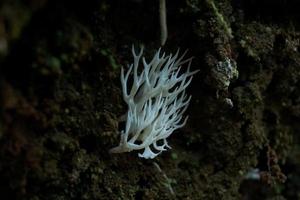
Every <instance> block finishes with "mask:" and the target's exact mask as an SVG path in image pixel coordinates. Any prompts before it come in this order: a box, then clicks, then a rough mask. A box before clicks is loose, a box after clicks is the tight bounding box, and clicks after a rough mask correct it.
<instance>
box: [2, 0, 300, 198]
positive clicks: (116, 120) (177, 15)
mask: <svg viewBox="0 0 300 200" xmlns="http://www.w3.org/2000/svg"><path fill="white" fill-rule="evenodd" d="M85 3H86V4H83V2H77V1H59V0H54V1H47V0H42V1H36V0H16V1H10V0H3V1H1V2H0V66H1V73H0V88H1V90H0V92H1V95H0V104H1V106H0V113H1V115H0V116H1V118H0V120H1V121H0V198H1V199H5V198H7V199H30V200H39V199H41V200H44V199H45V200H65V199H66V200H67V199H89V200H91V199H126V200H127V199H136V200H139V199H147V200H149V199H196V200H198V199H199V200H201V199H205V200H210V199H217V200H223V199H224V200H233V199H250V200H251V199H255V200H259V199H268V200H271V199H274V200H275V199H282V200H284V199H293V200H294V199H300V138H299V133H300V123H299V121H300V29H299V28H300V24H299V22H300V16H299V10H298V8H299V6H300V3H299V2H298V1H296V0H291V1H284V0H274V1H267V0H261V1H257V0H252V1H249V0H242V1H239V0H232V1H229V0H224V1H215V0H206V1H201V0H167V22H168V32H169V34H168V39H167V43H166V45H165V46H164V47H163V49H162V51H165V52H167V53H175V52H176V51H177V49H178V48H180V49H181V51H182V52H183V51H184V50H185V49H188V50H189V51H188V53H187V55H186V57H187V58H188V57H192V56H193V57H194V59H193V63H192V70H200V72H199V73H197V74H196V75H195V76H194V78H193V81H192V83H191V86H190V88H189V89H188V91H187V93H189V94H191V95H192V100H191V103H190V106H189V109H188V110H187V112H186V113H187V115H189V119H188V121H187V124H186V126H185V127H183V128H181V129H179V130H176V131H175V132H174V133H173V134H172V135H171V136H170V137H169V138H168V142H169V145H170V146H171V147H172V149H170V150H168V151H166V152H163V153H162V154H161V155H159V156H157V157H156V158H155V159H152V160H151V159H150V160H145V159H141V158H139V157H138V152H136V151H132V152H130V153H122V154H109V149H111V148H112V147H115V146H117V145H118V144H119V140H120V134H119V133H120V131H121V130H122V129H123V128H124V124H123V123H122V120H120V118H121V116H122V115H124V114H125V113H126V112H127V106H126V104H125V102H124V101H123V99H122V89H121V83H120V71H121V67H122V66H123V67H126V66H127V65H128V64H130V63H131V62H132V61H133V56H132V54H131V47H132V45H135V47H136V48H137V49H138V48H140V46H144V47H145V50H144V56H145V58H146V60H147V61H150V59H151V58H152V57H153V55H154V53H155V52H156V51H157V49H158V48H159V47H160V45H159V43H160V42H159V38H160V29H159V20H158V19H159V12H158V10H159V7H158V1H157V0H155V1H153V0H126V1H125V0H110V1H109V0H103V1H97V0H91V1H86V2H85ZM227 61H229V62H230V63H231V65H232V66H233V71H229V72H228V71H226V70H225V71H224V70H223V71H222V69H223V68H222V66H226V62H227ZM220 67H221V68H220Z"/></svg>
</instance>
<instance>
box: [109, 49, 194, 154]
mask: <svg viewBox="0 0 300 200" xmlns="http://www.w3.org/2000/svg"><path fill="white" fill-rule="evenodd" d="M132 54H133V57H134V62H133V64H131V65H130V66H129V69H128V71H127V72H126V73H125V72H124V69H123V68H122V71H121V83H122V89H123V98H124V101H125V102H126V103H127V105H128V112H127V122H126V128H125V131H122V132H121V141H120V144H119V146H117V147H115V148H112V149H111V150H110V152H111V153H122V152H129V151H132V150H142V149H144V152H143V153H142V154H139V157H143V158H146V159H148V158H151V159H152V158H154V157H156V156H157V155H158V154H159V153H161V152H162V151H165V150H167V149H166V148H170V146H169V145H168V143H167V140H166V138H167V137H169V136H170V135H171V134H172V132H173V131H174V130H176V129H178V128H181V127H183V126H184V125H185V123H186V121H187V117H186V118H185V119H182V115H183V113H184V112H185V110H186V109H187V106H188V104H189V102H190V100H191V96H189V97H188V96H187V95H186V94H185V89H186V88H187V87H188V85H189V84H190V83H191V81H192V75H193V74H195V73H196V72H197V71H193V72H190V65H191V62H192V58H189V59H186V60H183V57H184V56H185V54H186V52H185V53H184V54H183V55H182V56H181V57H178V54H179V50H178V51H177V53H176V54H175V55H174V56H173V55H172V54H171V55H168V56H165V54H163V55H160V49H159V50H158V51H157V52H156V54H155V55H154V57H153V59H152V61H151V62H150V63H147V62H146V60H145V58H144V57H143V58H142V63H143V67H144V68H143V69H142V70H141V72H140V73H138V71H140V70H139V69H138V68H139V63H140V59H141V56H142V54H143V48H142V49H141V51H140V52H139V54H138V55H137V54H136V53H135V51H134V47H132ZM185 63H187V64H188V68H187V70H186V71H185V72H182V69H181V66H182V65H183V64H185ZM132 71H133V78H132V79H133V80H132V81H131V80H129V77H130V75H131V72H132ZM131 82H132V85H131V84H130V83H131ZM129 85H131V87H130V86H129ZM129 88H131V89H130V90H128V89H129Z"/></svg>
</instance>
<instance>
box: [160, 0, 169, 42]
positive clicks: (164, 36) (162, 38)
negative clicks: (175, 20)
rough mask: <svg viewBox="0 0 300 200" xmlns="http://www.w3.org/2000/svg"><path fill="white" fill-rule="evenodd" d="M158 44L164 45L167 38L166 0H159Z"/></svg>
mask: <svg viewBox="0 0 300 200" xmlns="http://www.w3.org/2000/svg"><path fill="white" fill-rule="evenodd" d="M159 21H160V44H161V46H164V45H165V43H166V41H167V38H168V28H167V9H166V0H159Z"/></svg>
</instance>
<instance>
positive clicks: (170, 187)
mask: <svg viewBox="0 0 300 200" xmlns="http://www.w3.org/2000/svg"><path fill="white" fill-rule="evenodd" d="M153 165H154V166H155V167H156V169H157V170H158V171H159V172H160V173H161V174H162V176H163V177H164V179H166V186H167V188H168V189H169V191H170V193H171V194H172V195H173V196H175V192H174V190H173V188H172V186H171V181H170V179H169V178H168V177H167V175H166V173H165V172H163V171H162V170H161V168H160V167H159V165H158V164H157V163H156V162H153Z"/></svg>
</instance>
